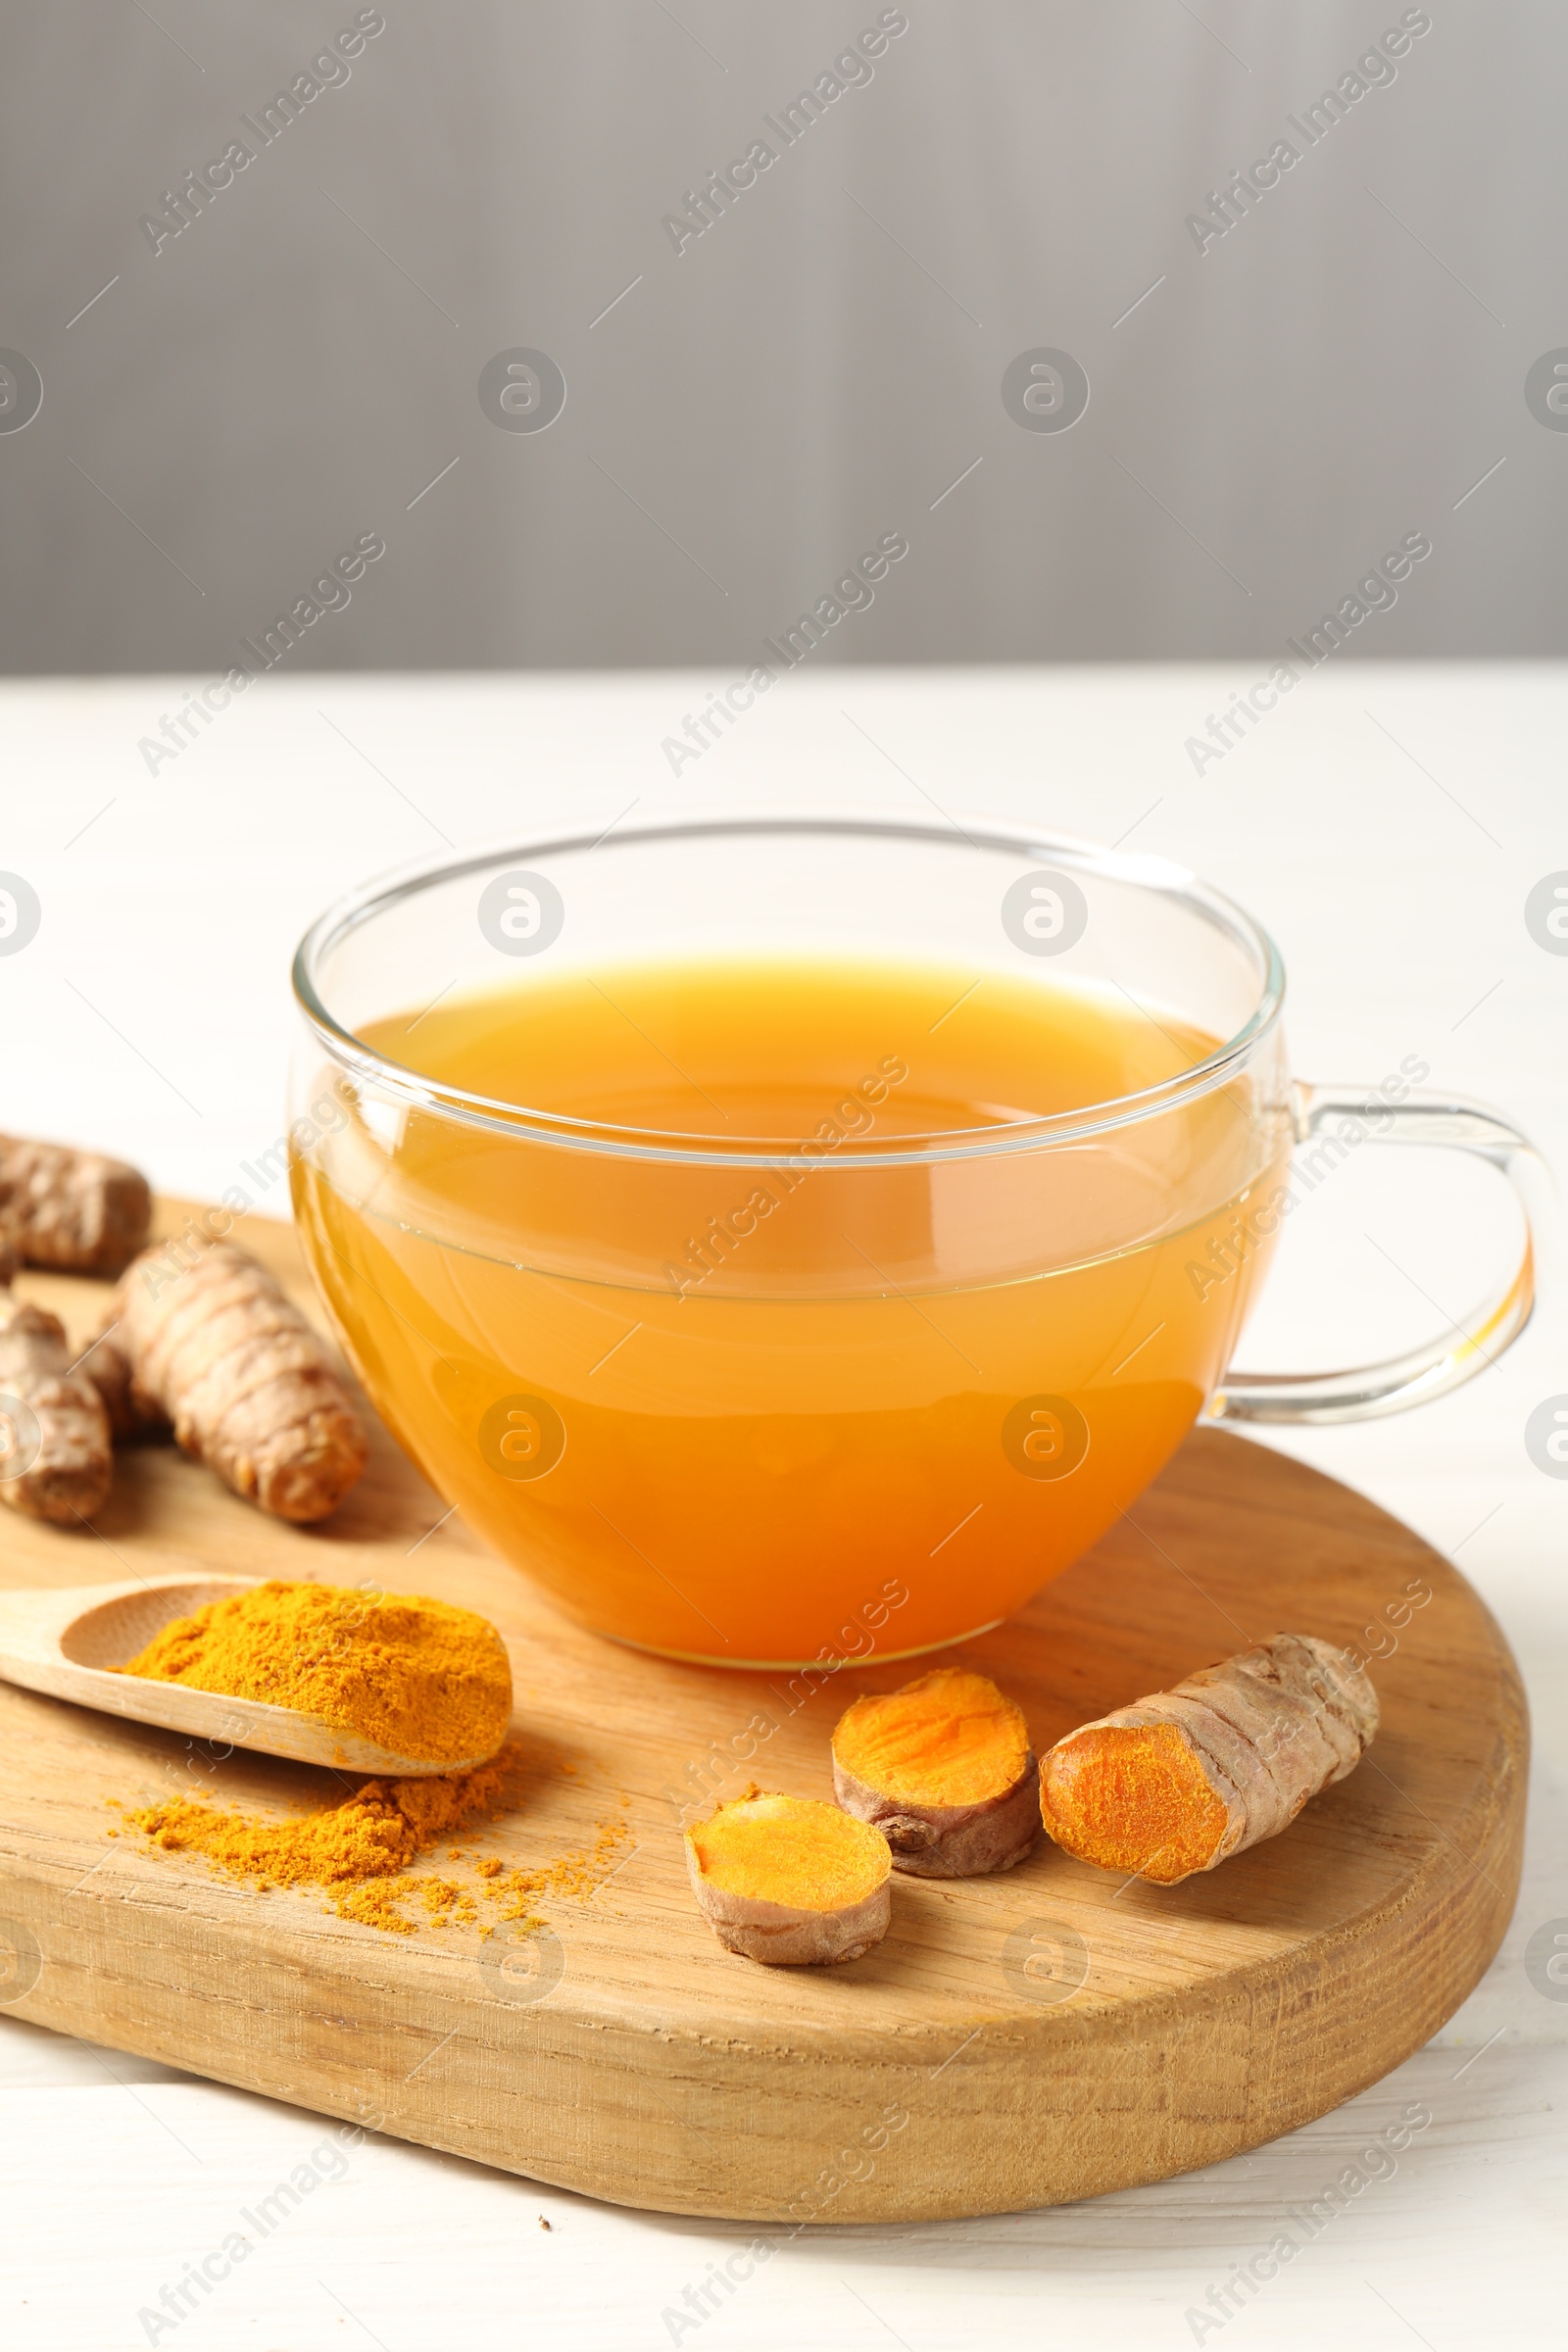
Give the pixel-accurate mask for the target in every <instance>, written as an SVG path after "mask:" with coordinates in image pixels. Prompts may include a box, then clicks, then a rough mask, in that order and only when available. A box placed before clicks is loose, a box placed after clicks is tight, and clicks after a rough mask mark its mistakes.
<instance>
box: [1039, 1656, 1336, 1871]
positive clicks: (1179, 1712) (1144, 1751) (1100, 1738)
mask: <svg viewBox="0 0 1568 2352" xmlns="http://www.w3.org/2000/svg"><path fill="white" fill-rule="evenodd" d="M1377 1728H1378V1701H1377V1693H1376V1691H1374V1690H1373V1688H1372V1685H1371V1683H1370V1682H1369V1681H1368V1679H1367V1677H1366V1675H1365V1674H1364V1673H1363V1672H1362V1671H1361V1669H1360V1668H1359V1667H1357V1666H1354V1665H1352V1664H1351V1662H1350V1660H1349V1658H1348V1655H1347V1653H1346V1652H1345V1651H1344V1650H1343V1649H1336V1648H1335V1647H1334V1645H1333V1644H1332V1643H1331V1642H1320V1641H1318V1640H1317V1639H1315V1637H1313V1636H1312V1635H1310V1634H1273V1635H1271V1636H1270V1637H1269V1639H1268V1640H1267V1641H1266V1642H1260V1643H1259V1644H1258V1646H1257V1647H1256V1648H1255V1649H1248V1650H1243V1651H1241V1652H1240V1654H1239V1655H1238V1656H1236V1657H1233V1658H1226V1659H1225V1660H1223V1662H1222V1663H1221V1664H1220V1665H1218V1666H1206V1667H1204V1668H1203V1669H1202V1671H1201V1673H1199V1674H1193V1675H1189V1676H1188V1677H1187V1679H1186V1680H1185V1681H1184V1682H1180V1683H1177V1684H1176V1685H1175V1686H1174V1688H1173V1689H1171V1690H1169V1691H1155V1692H1154V1694H1153V1695H1152V1697H1150V1698H1141V1699H1139V1700H1138V1701H1137V1702H1136V1703H1135V1704H1134V1705H1132V1706H1130V1707H1118V1708H1117V1709H1116V1711H1115V1712H1114V1713H1113V1714H1110V1715H1105V1716H1102V1717H1101V1718H1100V1720H1099V1721H1098V1722H1096V1723H1086V1724H1084V1725H1083V1726H1082V1727H1081V1729H1079V1730H1078V1731H1076V1732H1071V1733H1069V1734H1068V1736H1067V1738H1066V1739H1065V1740H1057V1742H1056V1744H1055V1746H1054V1748H1052V1749H1051V1750H1050V1752H1049V1753H1048V1755H1047V1756H1046V1759H1045V1766H1044V1779H1043V1785H1042V1791H1041V1812H1042V1816H1043V1818H1044V1821H1045V1825H1046V1828H1047V1829H1048V1830H1049V1831H1050V1833H1051V1835H1052V1837H1053V1838H1054V1839H1055V1840H1056V1843H1057V1844H1058V1845H1061V1846H1064V1847H1065V1848H1066V1850H1067V1852H1068V1853H1070V1854H1076V1855H1077V1857H1078V1858H1079V1860H1080V1861H1083V1862H1095V1863H1098V1864H1099V1865H1100V1867H1101V1868H1102V1869H1103V1870H1123V1871H1134V1872H1138V1873H1140V1874H1141V1875H1142V1876H1143V1877H1144V1878H1146V1879H1149V1880H1151V1881H1152V1883H1153V1884H1154V1885H1155V1886H1157V1887H1173V1886H1175V1885H1176V1884H1177V1883H1178V1881H1179V1880H1182V1879H1185V1878H1188V1877H1190V1876H1191V1875H1192V1873H1193V1872H1194V1871H1200V1870H1212V1869H1214V1867H1215V1865H1216V1864H1217V1863H1220V1862H1223V1861H1224V1860H1225V1859H1226V1858H1227V1856H1229V1855H1231V1854H1235V1853H1240V1852H1241V1851H1242V1850H1243V1849H1244V1848H1245V1847H1247V1846H1250V1845H1256V1844H1257V1843H1258V1842H1259V1840H1260V1839H1262V1838H1273V1837H1275V1836H1277V1835H1278V1833H1279V1832H1280V1831H1281V1830H1283V1829H1286V1828H1288V1827H1289V1825H1290V1824H1291V1823H1292V1822H1293V1821H1294V1820H1295V1819H1296V1816H1297V1815H1298V1813H1299V1812H1300V1810H1301V1807H1302V1806H1303V1805H1304V1804H1305V1803H1306V1802H1307V1800H1308V1798H1310V1797H1314V1796H1316V1795H1317V1794H1318V1792H1319V1790H1320V1789H1326V1788H1328V1787H1329V1786H1330V1784H1331V1783H1332V1782H1334V1781H1343V1780H1344V1779H1345V1777H1346V1775H1347V1773H1349V1772H1353V1771H1354V1769H1355V1767H1356V1765H1357V1764H1358V1763H1359V1762H1360V1760H1361V1757H1362V1755H1363V1754H1364V1753H1365V1751H1366V1749H1367V1748H1368V1746H1370V1744H1371V1742H1372V1740H1373V1738H1374V1737H1375V1735H1376V1732H1377Z"/></svg>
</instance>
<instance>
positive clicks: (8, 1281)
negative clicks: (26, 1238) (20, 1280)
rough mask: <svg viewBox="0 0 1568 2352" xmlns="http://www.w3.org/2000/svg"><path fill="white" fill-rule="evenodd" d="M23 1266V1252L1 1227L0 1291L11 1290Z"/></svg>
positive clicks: (1, 1226) (0, 1226)
mask: <svg viewBox="0 0 1568 2352" xmlns="http://www.w3.org/2000/svg"><path fill="white" fill-rule="evenodd" d="M21 1266H22V1251H21V1250H19V1249H18V1248H17V1245H16V1242H15V1240H14V1238H13V1237H12V1235H11V1234H10V1233H9V1232H8V1231H7V1229H6V1228H5V1227H4V1226H3V1225H0V1290H9V1289H10V1288H11V1285H12V1284H13V1283H14V1282H15V1280H16V1278H17V1275H18V1273H19V1272H20V1270H21Z"/></svg>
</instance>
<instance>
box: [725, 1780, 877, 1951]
mask: <svg viewBox="0 0 1568 2352" xmlns="http://www.w3.org/2000/svg"><path fill="white" fill-rule="evenodd" d="M686 1867H687V1869H688V1870H689V1871H690V1873H691V1882H692V1891H693V1892H694V1893H695V1895H696V1897H697V1907H698V1909H699V1910H700V1911H701V1912H702V1914H703V1917H704V1918H705V1919H706V1920H707V1922H708V1924H709V1926H710V1927H711V1929H712V1931H713V1933H714V1935H715V1936H717V1937H718V1940H719V1942H720V1943H722V1944H723V1945H724V1946H725V1947H726V1949H727V1950H729V1951H732V1952H740V1953H741V1954H743V1956H744V1957H745V1958H746V1959H748V1960H763V1961H767V1962H769V1963H770V1964H771V1965H773V1966H774V1967H785V1968H809V1967H812V1966H814V1965H818V1964H820V1963H821V1962H823V1961H830V1960H858V1959H859V1958H860V1956H861V1954H862V1953H864V1952H868V1951H869V1950H870V1949H871V1946H872V1945H873V1944H874V1943H880V1942H881V1940H882V1938H883V1936H885V1935H886V1934H887V1932H888V1921H889V1919H890V1918H891V1916H892V1898H891V1896H890V1894H889V1891H888V1881H889V1879H890V1877H891V1874H892V1858H891V1856H890V1855H889V1853H888V1847H887V1840H886V1839H885V1838H881V1837H879V1836H878V1834H877V1832H876V1831H875V1830H873V1829H868V1828H867V1826H866V1824H865V1823H864V1822H862V1821H855V1820H852V1819H851V1817H850V1815H849V1814H848V1813H841V1812H840V1810H839V1808H838V1806H837V1805H825V1804H821V1803H819V1802H818V1801H817V1800H816V1799H815V1798H814V1797H806V1796H775V1795H764V1793H763V1792H762V1790H761V1789H758V1788H757V1787H756V1786H755V1785H754V1786H753V1787H752V1788H750V1789H747V1790H746V1791H745V1792H744V1794H742V1795H740V1796H738V1797H735V1798H734V1799H733V1800H732V1801H731V1802H730V1803H729V1804H727V1805H720V1806H719V1808H718V1810H717V1812H716V1813H712V1814H711V1815H710V1816H709V1818H708V1820H707V1821H700V1822H697V1823H696V1824H695V1825H694V1826H693V1827H692V1828H691V1829H689V1830H688V1831H687V1833H686Z"/></svg>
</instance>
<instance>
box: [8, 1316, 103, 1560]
mask: <svg viewBox="0 0 1568 2352" xmlns="http://www.w3.org/2000/svg"><path fill="white" fill-rule="evenodd" d="M113 1475H114V1457H113V1454H112V1452H111V1449H110V1443H109V1422H108V1418H107V1416H106V1414H105V1412H104V1408H103V1405H102V1403H101V1402H100V1400H99V1397H98V1392H97V1390H96V1389H95V1388H94V1387H93V1385H92V1382H91V1381H90V1380H87V1379H86V1378H84V1376H83V1375H82V1374H81V1373H80V1372H73V1370H72V1368H71V1349H70V1348H68V1347H67V1345H66V1334H65V1330H64V1327H63V1326H62V1324H61V1322H60V1320H59V1318H58V1316H55V1315H51V1314H46V1313H45V1312H44V1309H43V1308H42V1307H41V1306H33V1305H31V1304H29V1303H28V1301H27V1300H25V1299H18V1298H15V1297H13V1295H12V1294H11V1293H10V1292H9V1291H0V1501H4V1502H7V1503H9V1504H10V1506H11V1508H12V1509H13V1510H14V1511H23V1512H25V1514H26V1516H27V1517H28V1518H29V1519H49V1520H53V1521H54V1523H55V1524H56V1526H59V1527H79V1526H80V1525H81V1524H82V1522H83V1521H84V1520H87V1519H90V1518H91V1517H92V1514H93V1512H94V1511H96V1510H97V1509H98V1507H99V1505H100V1504H101V1503H102V1502H103V1501H104V1499H105V1498H106V1496H107V1495H108V1493H109V1486H110V1481H111V1479H112V1477H113Z"/></svg>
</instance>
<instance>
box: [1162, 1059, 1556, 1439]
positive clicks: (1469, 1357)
mask: <svg viewBox="0 0 1568 2352" xmlns="http://www.w3.org/2000/svg"><path fill="white" fill-rule="evenodd" d="M1294 1093H1295V1115H1296V1137H1297V1141H1298V1142H1299V1143H1302V1144H1304V1143H1307V1142H1309V1141H1310V1140H1311V1138H1312V1137H1313V1136H1315V1135H1317V1134H1319V1133H1320V1131H1321V1130H1323V1129H1324V1128H1325V1127H1327V1126H1329V1124H1330V1122H1331V1121H1333V1120H1336V1119H1343V1120H1349V1121H1352V1122H1353V1123H1354V1125H1355V1127H1356V1128H1357V1129H1358V1130H1359V1132H1358V1133H1357V1134H1356V1135H1355V1137H1354V1138H1353V1143H1352V1142H1351V1141H1347V1140H1342V1139H1341V1138H1340V1137H1338V1136H1331V1137H1330V1139H1329V1140H1330V1141H1331V1142H1333V1143H1335V1144H1336V1145H1337V1146H1338V1148H1339V1149H1340V1151H1341V1152H1348V1150H1349V1149H1351V1148H1353V1145H1359V1144H1362V1143H1369V1144H1399V1145H1408V1144H1439V1145H1443V1146H1444V1147H1446V1149H1448V1150H1450V1151H1460V1152H1476V1153H1478V1154H1479V1156H1480V1157H1481V1158H1482V1159H1490V1160H1491V1162H1492V1164H1493V1166H1494V1167H1495V1168H1496V1169H1498V1170H1499V1171H1500V1172H1501V1174H1502V1175H1504V1176H1505V1177H1506V1178H1507V1179H1508V1182H1509V1183H1510V1184H1511V1185H1512V1186H1513V1189H1514V1192H1515V1194H1516V1196H1517V1197H1518V1201H1519V1205H1520V1207H1521V1208H1522V1209H1523V1211H1524V1219H1525V1247H1524V1253H1523V1255H1522V1256H1521V1258H1520V1260H1519V1263H1518V1265H1517V1266H1516V1267H1515V1269H1514V1271H1513V1273H1512V1274H1511V1275H1510V1276H1509V1278H1508V1280H1507V1281H1506V1282H1505V1283H1504V1284H1503V1285H1502V1286H1501V1288H1500V1289H1499V1290H1497V1291H1496V1292H1495V1293H1494V1294H1493V1295H1492V1296H1491V1297H1489V1298H1487V1299H1482V1301H1481V1303H1480V1305H1479V1306H1477V1307H1476V1308H1475V1310H1474V1311H1473V1313H1471V1314H1469V1315H1467V1316H1466V1317H1465V1319H1464V1322H1463V1323H1462V1324H1458V1323H1450V1324H1449V1326H1448V1327H1447V1329H1446V1331H1443V1332H1440V1333H1439V1334H1438V1336H1437V1338H1436V1339H1434V1340H1431V1341H1429V1342H1428V1344H1427V1345H1426V1346H1425V1347H1424V1348H1412V1349H1411V1350H1410V1351H1409V1353H1408V1354H1406V1355H1395V1356H1390V1357H1388V1358H1387V1359H1386V1361H1384V1362H1382V1363H1375V1364H1359V1365H1356V1366H1354V1367H1352V1368H1351V1369H1348V1370H1346V1371H1340V1372H1314V1373H1291V1372H1244V1371H1231V1372H1227V1373H1226V1375H1225V1377H1224V1379H1223V1380H1222V1382H1221V1383H1220V1386H1219V1387H1218V1388H1217V1389H1216V1390H1215V1392H1214V1394H1213V1396H1212V1397H1210V1399H1209V1401H1208V1405H1207V1408H1206V1415H1205V1417H1206V1418H1207V1419H1209V1420H1211V1421H1306V1422H1332V1421H1372V1420H1376V1419H1377V1418H1378V1416H1379V1415H1380V1414H1383V1413H1402V1412H1404V1411H1405V1410H1406V1408H1407V1407H1408V1406H1410V1405H1412V1404H1424V1403H1425V1402H1426V1400H1427V1398H1428V1397H1442V1396H1444V1395H1445V1394H1446V1392H1447V1391H1448V1390H1449V1389H1456V1388H1458V1387H1459V1386H1460V1385H1461V1384H1462V1383H1463V1382H1464V1381H1467V1380H1473V1379H1474V1378H1475V1376H1476V1374H1477V1373H1478V1372H1480V1371H1482V1370H1483V1369H1484V1368H1485V1366H1486V1365H1488V1364H1490V1363H1493V1362H1495V1360H1496V1358H1497V1357H1498V1356H1499V1355H1500V1354H1501V1353H1502V1351H1503V1349H1504V1348H1509V1347H1511V1346H1512V1344H1513V1342H1514V1341H1515V1340H1516V1339H1517V1338H1518V1337H1519V1334H1520V1333H1521V1332H1522V1331H1523V1329H1524V1327H1525V1325H1526V1324H1527V1323H1528V1322H1529V1320H1530V1317H1531V1313H1532V1311H1533V1310H1534V1307H1535V1303H1536V1266H1537V1261H1538V1259H1539V1257H1540V1256H1541V1254H1542V1251H1543V1248H1544V1242H1545V1239H1546V1236H1547V1234H1548V1232H1549V1231H1550V1229H1551V1225H1552V1218H1553V1209H1554V1195H1553V1192H1552V1186H1551V1179H1550V1177H1549V1176H1548V1174H1547V1172H1546V1168H1545V1165H1544V1161H1543V1160H1542V1158H1541V1156H1540V1154H1539V1152H1537V1151H1536V1150H1535V1148H1534V1146H1533V1145H1532V1144H1531V1143H1530V1142H1529V1140H1528V1138H1527V1137H1525V1136H1523V1135H1521V1134H1520V1133H1519V1130H1518V1128H1517V1127H1513V1126H1510V1125H1509V1123H1508V1121H1507V1120H1506V1119H1504V1118H1499V1116H1498V1115H1497V1113H1496V1112H1495V1110H1489V1109H1488V1108H1487V1106H1486V1105H1485V1103H1471V1102H1467V1101H1466V1100H1465V1098H1464V1097H1463V1096H1461V1095H1440V1094H1434V1093H1427V1092H1424V1091H1422V1090H1420V1089H1414V1090H1412V1092H1411V1093H1410V1095H1409V1096H1408V1097H1407V1098H1406V1100H1405V1101H1404V1102H1402V1103H1386V1102H1385V1101H1384V1100H1383V1098H1382V1097H1381V1096H1380V1095H1379V1094H1377V1093H1376V1092H1375V1091H1374V1090H1373V1089H1371V1088H1367V1087H1348V1086H1306V1085H1302V1084H1298V1085H1297V1086H1296V1088H1295V1089H1294ZM1373 1121H1376V1122H1377V1123H1376V1124H1375V1125H1374V1124H1373V1123H1372V1122H1373Z"/></svg>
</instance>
